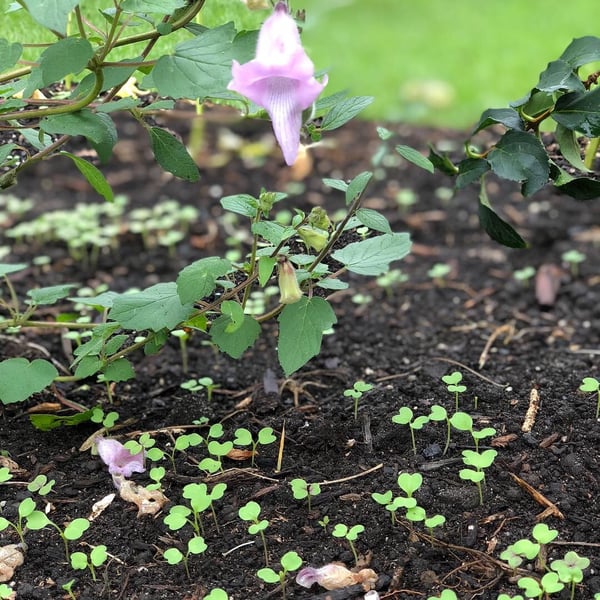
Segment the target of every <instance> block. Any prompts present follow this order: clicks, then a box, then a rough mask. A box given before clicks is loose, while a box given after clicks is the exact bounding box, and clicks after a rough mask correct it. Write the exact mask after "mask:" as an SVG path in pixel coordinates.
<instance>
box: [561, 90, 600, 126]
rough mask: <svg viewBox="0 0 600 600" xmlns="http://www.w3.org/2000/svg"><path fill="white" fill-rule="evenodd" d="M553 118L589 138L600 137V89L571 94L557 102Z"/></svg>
mask: <svg viewBox="0 0 600 600" xmlns="http://www.w3.org/2000/svg"><path fill="white" fill-rule="evenodd" d="M552 118H553V119H554V120H555V121H556V122H557V123H560V124H561V125H564V126H565V127H566V128H567V129H573V130H575V131H581V132H582V133H584V134H585V135H586V136H587V137H598V136H600V87H597V88H595V89H593V90H592V91H591V92H570V93H568V94H564V95H563V96H561V97H560V98H559V99H558V100H557V101H556V105H555V108H554V111H553V113H552Z"/></svg>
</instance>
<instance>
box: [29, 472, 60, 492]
mask: <svg viewBox="0 0 600 600" xmlns="http://www.w3.org/2000/svg"><path fill="white" fill-rule="evenodd" d="M55 483H56V481H55V480H54V479H50V480H48V478H47V477H46V476H45V475H42V474H40V475H38V476H37V477H36V478H35V479H34V480H33V481H30V482H29V483H28V484H27V489H28V490H29V491H30V492H32V493H35V492H37V493H38V494H39V495H40V496H46V495H47V494H49V493H50V492H51V491H52V488H53V487H54V484H55Z"/></svg>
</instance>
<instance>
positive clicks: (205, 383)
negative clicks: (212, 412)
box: [180, 377, 219, 402]
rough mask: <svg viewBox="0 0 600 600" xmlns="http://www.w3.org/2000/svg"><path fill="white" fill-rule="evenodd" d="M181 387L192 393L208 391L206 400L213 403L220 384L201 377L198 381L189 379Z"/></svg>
mask: <svg viewBox="0 0 600 600" xmlns="http://www.w3.org/2000/svg"><path fill="white" fill-rule="evenodd" d="M180 387H181V388H183V389H184V390H189V391H190V392H199V391H200V390H206V399H207V400H208V402H211V401H212V397H213V393H214V391H215V390H218V389H219V384H218V383H215V382H214V381H213V380H212V378H211V377H200V378H198V379H188V380H187V381H184V382H183V383H182V384H181V385H180Z"/></svg>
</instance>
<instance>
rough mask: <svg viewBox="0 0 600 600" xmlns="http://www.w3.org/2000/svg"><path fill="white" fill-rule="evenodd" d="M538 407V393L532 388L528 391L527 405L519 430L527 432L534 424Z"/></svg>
mask: <svg viewBox="0 0 600 600" xmlns="http://www.w3.org/2000/svg"><path fill="white" fill-rule="evenodd" d="M539 408H540V395H539V393H538V391H537V389H536V388H532V390H531V392H530V393H529V407H528V408H527V412H526V413H525V419H524V420H523V425H521V431H522V432H523V433H529V432H530V431H531V430H532V429H533V426H534V425H535V417H536V416H537V412H538V410H539Z"/></svg>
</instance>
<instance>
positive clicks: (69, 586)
mask: <svg viewBox="0 0 600 600" xmlns="http://www.w3.org/2000/svg"><path fill="white" fill-rule="evenodd" d="M74 585H75V579H71V580H70V581H67V582H66V583H63V584H62V585H61V586H60V587H61V588H62V589H63V590H65V592H67V594H68V595H69V598H71V600H77V596H75V594H74V593H73V586H74Z"/></svg>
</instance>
